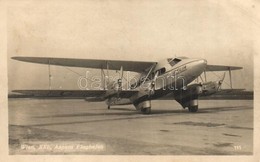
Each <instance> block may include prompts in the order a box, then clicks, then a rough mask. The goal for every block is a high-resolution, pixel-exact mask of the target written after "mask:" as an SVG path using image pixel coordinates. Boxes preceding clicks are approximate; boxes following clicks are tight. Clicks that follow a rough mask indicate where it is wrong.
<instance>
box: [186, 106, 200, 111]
mask: <svg viewBox="0 0 260 162" xmlns="http://www.w3.org/2000/svg"><path fill="white" fill-rule="evenodd" d="M188 108H189V112H197V111H198V105H196V106H189V107H188Z"/></svg>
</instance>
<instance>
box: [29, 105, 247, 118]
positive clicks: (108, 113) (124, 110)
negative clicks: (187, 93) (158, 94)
mask: <svg viewBox="0 0 260 162" xmlns="http://www.w3.org/2000/svg"><path fill="white" fill-rule="evenodd" d="M248 108H249V107H245V106H233V107H215V108H202V109H199V111H198V112H196V113H190V112H189V111H188V110H187V109H179V110H169V109H168V110H165V109H161V110H159V109H155V110H152V113H151V114H150V115H153V114H180V113H183V114H184V113H189V114H201V113H216V112H222V111H236V110H244V109H248ZM117 110H120V112H114V111H117ZM139 114H140V112H139V111H137V110H135V109H127V108H111V109H110V110H109V111H106V112H96V113H77V114H60V115H44V116H35V117H34V118H55V117H82V116H114V115H118V116H123V115H127V116H129V115H139ZM144 116H149V115H144Z"/></svg>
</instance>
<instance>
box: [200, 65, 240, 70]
mask: <svg viewBox="0 0 260 162" xmlns="http://www.w3.org/2000/svg"><path fill="white" fill-rule="evenodd" d="M239 69H243V67H238V66H224V65H207V66H206V69H205V71H228V70H239Z"/></svg>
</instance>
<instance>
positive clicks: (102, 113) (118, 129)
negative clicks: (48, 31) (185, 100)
mask: <svg viewBox="0 0 260 162" xmlns="http://www.w3.org/2000/svg"><path fill="white" fill-rule="evenodd" d="M199 104H200V109H199V112H197V113H189V112H188V111H187V110H184V109H182V108H181V106H180V105H178V104H177V103H176V102H175V101H153V102H152V106H153V107H152V114H150V115H142V114H141V113H139V112H138V111H136V110H135V109H134V107H133V106H131V105H129V106H115V107H111V109H110V110H108V109H106V105H105V104H104V103H88V102H85V101H84V100H47V99H46V100H44V99H43V100H38V99H9V150H10V154H92V155H96V154H102V155H252V153H253V101H252V100H240V101H239V100H228V101H224V100H217V101H212V100H207V101H206V100H205V101H200V102H199Z"/></svg>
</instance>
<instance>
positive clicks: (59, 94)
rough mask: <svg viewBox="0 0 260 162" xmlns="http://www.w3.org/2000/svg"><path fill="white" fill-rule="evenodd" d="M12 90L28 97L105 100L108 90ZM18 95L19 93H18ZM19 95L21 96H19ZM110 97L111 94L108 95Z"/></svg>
mask: <svg viewBox="0 0 260 162" xmlns="http://www.w3.org/2000/svg"><path fill="white" fill-rule="evenodd" d="M12 92H16V93H19V94H21V95H23V96H20V97H28V98H60V99H80V98H82V99H86V98H97V99H98V98H99V99H100V100H101V99H103V100H105V99H106V98H105V97H104V96H105V94H106V92H107V91H106V90H14V91H12ZM136 92H138V91H135V90H122V91H121V92H119V93H118V94H114V95H117V97H120V98H129V97H131V96H132V95H133V94H135V93H136ZM14 96H15V95H14ZM16 96H17V95H16ZM17 97H19V96H17ZM107 97H110V96H107Z"/></svg>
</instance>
